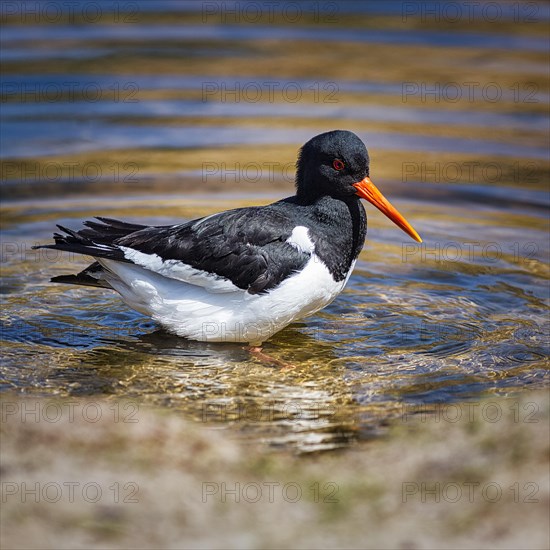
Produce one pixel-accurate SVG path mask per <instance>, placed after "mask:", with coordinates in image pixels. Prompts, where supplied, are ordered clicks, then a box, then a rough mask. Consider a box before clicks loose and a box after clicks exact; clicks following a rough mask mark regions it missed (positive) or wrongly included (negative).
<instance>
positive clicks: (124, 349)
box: [50, 325, 360, 452]
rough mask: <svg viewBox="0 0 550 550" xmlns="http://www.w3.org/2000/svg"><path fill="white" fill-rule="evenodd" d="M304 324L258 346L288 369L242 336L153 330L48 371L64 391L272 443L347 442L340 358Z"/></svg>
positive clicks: (315, 447)
mask: <svg viewBox="0 0 550 550" xmlns="http://www.w3.org/2000/svg"><path fill="white" fill-rule="evenodd" d="M303 326H304V325H296V326H293V327H289V328H287V329H285V330H284V331H282V332H281V333H280V335H278V336H277V337H276V338H274V339H273V340H271V341H269V342H267V343H266V345H265V346H264V350H265V352H266V353H267V354H268V355H269V356H270V357H273V358H274V359H276V360H279V361H281V362H285V363H289V364H292V368H290V369H286V368H280V367H277V366H275V365H274V364H270V363H266V362H265V361H261V360H258V359H257V357H255V356H254V355H253V354H251V353H250V352H249V351H248V350H247V348H246V346H245V345H243V344H235V343H227V344H224V343H216V344H212V343H204V342H195V341H190V340H186V339H184V338H180V337H178V336H174V335H171V334H169V333H167V332H165V331H164V330H162V329H159V330H153V331H151V332H143V333H141V334H137V335H135V336H133V337H123V338H114V337H112V336H105V337H104V338H102V339H101V341H100V342H98V344H99V345H98V346H97V347H95V348H94V349H92V350H86V351H80V352H76V353H75V356H74V357H73V364H72V366H67V368H62V369H61V368H57V369H54V370H53V371H52V372H51V373H50V375H51V376H50V382H51V383H52V384H55V386H56V387H58V388H63V393H65V394H67V395H70V396H93V395H98V394H99V393H101V394H103V395H107V396H109V397H110V398H112V399H116V398H119V397H120V398H124V399H125V400H131V401H135V402H136V403H138V404H139V405H140V406H147V405H150V406H162V407H169V408H170V409H172V410H175V411H179V412H181V414H183V415H184V416H185V417H186V418H188V419H190V420H192V421H195V422H200V423H203V424H204V425H205V426H207V427H212V426H216V427H227V428H230V429H231V431H232V433H233V434H234V435H235V436H236V437H237V438H243V439H244V440H245V441H255V442H258V441H259V442H262V443H263V444H265V445H267V446H269V447H271V448H275V449H278V448H286V449H288V448H292V449H294V450H295V451H297V452H315V451H321V450H327V449H332V448H339V447H342V446H347V445H349V443H350V442H351V441H352V440H354V439H356V438H357V437H358V436H359V435H360V432H358V430H357V429H356V427H355V423H354V421H353V418H352V415H350V414H349V405H352V404H353V402H354V398H353V395H352V392H351V391H350V388H349V387H348V385H347V383H346V381H345V379H346V377H345V365H344V363H342V362H339V361H334V360H335V359H337V353H336V352H335V349H334V346H333V345H332V344H330V343H327V342H319V340H318V339H317V338H316V337H314V336H310V335H308V334H306V333H304V331H303ZM331 363H332V364H331Z"/></svg>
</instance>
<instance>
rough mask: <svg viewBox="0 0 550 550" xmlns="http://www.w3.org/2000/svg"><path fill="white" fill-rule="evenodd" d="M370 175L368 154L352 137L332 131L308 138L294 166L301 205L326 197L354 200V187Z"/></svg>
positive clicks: (342, 132) (347, 133)
mask: <svg viewBox="0 0 550 550" xmlns="http://www.w3.org/2000/svg"><path fill="white" fill-rule="evenodd" d="M368 175H369V153H368V151H367V148H366V147H365V144H364V143H363V142H362V141H361V140H360V139H359V138H358V137H357V136H356V135H355V134H354V133H353V132H348V131H346V130H333V131H332V132H325V133H324V134H319V135H318V136H315V137H314V138H311V139H310V140H309V141H308V142H307V143H306V144H305V145H304V146H303V147H302V148H301V149H300V154H299V156H298V162H297V164H296V188H297V191H296V194H297V196H298V198H299V199H300V200H302V201H304V202H312V201H314V200H315V199H316V198H318V197H321V196H325V195H329V196H331V197H335V198H346V197H354V196H355V197H356V198H359V197H357V195H356V193H357V189H356V188H355V187H353V184H355V183H357V182H359V181H361V180H363V179H364V178H365V177H366V176H368Z"/></svg>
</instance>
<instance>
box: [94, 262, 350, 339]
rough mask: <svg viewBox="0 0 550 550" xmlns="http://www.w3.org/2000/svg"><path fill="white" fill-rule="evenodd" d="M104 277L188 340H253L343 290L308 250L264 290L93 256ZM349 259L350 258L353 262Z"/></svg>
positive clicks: (125, 297) (130, 300)
mask: <svg viewBox="0 0 550 550" xmlns="http://www.w3.org/2000/svg"><path fill="white" fill-rule="evenodd" d="M98 261H100V262H101V264H102V265H104V267H105V268H106V269H107V270H108V272H107V273H106V279H107V280H108V282H109V283H110V284H111V286H112V287H113V288H114V289H115V290H116V291H118V292H119V294H120V295H121V296H122V299H123V300H124V302H125V303H126V304H128V305H129V306H130V307H132V308H134V309H136V310H137V311H140V312H142V313H145V314H146V315H149V316H151V317H152V318H153V319H155V320H156V321H158V322H159V323H160V324H161V325H163V326H164V327H165V328H166V329H167V330H169V331H170V332H173V333H175V334H177V335H179V336H185V337H187V338H190V339H192V340H200V341H208V342H248V343H251V344H259V343H261V342H264V341H265V340H267V339H268V338H269V337H270V336H272V335H273V334H275V333H276V332H277V331H279V330H281V329H282V328H284V327H285V326H287V325H288V324H289V323H292V322H293V321H295V320H297V319H301V318H303V317H307V316H308V315H311V314H313V313H315V312H316V311H319V310H320V309H322V308H323V307H325V306H326V305H328V304H329V303H330V302H332V300H334V298H336V296H338V294H340V292H341V291H342V290H343V288H344V286H345V285H346V282H347V280H348V278H349V275H350V274H351V271H352V270H353V264H352V266H351V268H350V271H349V273H348V276H347V277H346V279H345V280H343V281H340V282H335V281H334V279H333V278H332V275H331V274H330V272H329V270H328V269H327V268H326V266H325V265H324V264H323V263H322V262H321V260H320V259H319V258H318V257H317V256H316V255H315V254H313V255H312V256H311V258H310V260H309V262H308V263H307V264H306V266H305V267H304V269H302V270H301V271H300V272H298V273H296V274H294V275H292V276H291V277H289V278H288V279H286V280H284V281H283V282H282V283H281V284H280V285H279V286H277V287H276V288H273V289H271V290H270V291H269V292H268V293H266V294H249V293H248V292H246V291H244V290H238V291H232V292H225V293H212V292H209V291H208V290H206V289H205V288H203V287H201V286H196V285H193V284H189V283H185V282H182V281H178V280H176V279H171V278H168V277H164V276H162V275H159V274H157V273H154V272H152V271H150V270H148V269H144V268H142V267H140V266H137V265H134V264H130V263H122V262H115V261H112V260H104V259H99V260H98ZM354 263H355V262H354Z"/></svg>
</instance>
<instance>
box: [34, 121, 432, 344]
mask: <svg viewBox="0 0 550 550" xmlns="http://www.w3.org/2000/svg"><path fill="white" fill-rule="evenodd" d="M296 167H297V172H296V195H295V196H293V197H289V198H286V199H283V200H280V201H278V202H275V203H273V204H270V205H267V206H253V207H250V208H237V209H235V210H229V211H226V212H221V213H219V214H214V215H211V216H206V217H204V218H200V219H197V220H193V221H190V222H187V223H183V224H178V225H169V226H147V225H139V224H134V223H127V222H122V221H118V220H113V219H109V218H100V217H98V218H96V219H97V220H98V222H96V221H86V222H84V225H85V226H86V228H84V229H81V230H79V231H73V230H71V229H67V228H65V227H62V226H60V225H58V227H59V229H60V230H61V231H62V232H63V233H64V234H63V235H62V234H59V233H55V234H54V239H55V244H49V245H44V246H42V247H37V248H53V249H56V250H66V251H70V252H76V253H79V254H87V255H89V256H93V257H94V259H95V260H96V261H95V262H94V263H93V264H91V265H90V266H89V267H87V268H86V269H84V270H83V271H82V272H80V273H78V274H77V275H67V276H60V277H54V278H53V279H52V282H56V283H70V284H77V285H85V286H94V287H101V288H107V289H111V290H115V291H117V292H118V293H119V294H120V295H121V297H122V300H123V301H124V302H125V303H126V304H127V305H128V306H130V307H131V308H134V309H136V310H137V311H139V312H142V313H144V314H145V315H148V316H150V317H152V318H153V319H154V320H156V321H157V322H159V323H160V324H161V325H162V326H163V327H164V328H165V329H167V330H168V331H170V332H172V333H175V334H177V335H179V336H184V337H186V338H190V339H193V340H201V341H211V342H220V341H222V342H246V343H249V344H250V345H254V346H257V345H260V344H261V343H262V342H264V341H265V340H266V339H268V338H269V337H270V336H272V335H273V334H275V333H276V332H277V331H279V330H281V329H282V328H284V327H286V326H287V325H288V324H289V323H292V322H293V321H295V320H296V319H300V318H303V317H306V316H308V315H311V314H312V313H315V312H316V311H318V310H320V309H322V308H324V307H325V306H326V305H328V304H330V302H332V301H333V300H334V298H336V296H338V294H340V292H341V291H342V289H343V288H344V286H345V285H346V282H347V281H348V279H349V276H350V274H351V272H352V271H353V267H354V265H355V261H356V259H357V256H358V255H359V252H360V251H361V249H362V247H363V244H364V241H365V236H366V232H367V218H366V213H365V210H364V208H363V205H362V203H361V201H360V198H364V199H366V200H368V201H369V202H370V203H372V204H373V205H374V206H376V207H377V208H378V209H379V210H381V211H382V212H383V213H384V214H385V215H386V216H388V217H389V218H390V219H391V220H392V221H393V222H394V223H396V224H397V225H398V226H399V227H400V228H401V229H403V230H404V231H405V232H406V233H408V234H409V235H410V236H411V237H412V238H413V239H415V240H416V241H418V242H422V241H421V239H420V237H419V236H418V234H417V233H416V231H415V230H414V229H413V228H412V227H411V226H410V225H409V223H408V222H407V221H406V220H405V218H403V216H401V214H399V212H397V210H396V209H395V208H394V207H393V206H392V205H391V204H390V203H389V202H388V201H387V200H386V199H385V198H384V196H383V195H382V194H381V193H380V191H378V189H377V188H376V187H375V186H374V184H373V183H372V181H371V180H370V178H369V155H368V152H367V149H366V147H365V145H364V143H363V142H362V141H361V140H360V139H359V138H358V137H357V136H356V135H355V134H353V133H352V132H348V131H343V130H335V131H332V132H326V133H324V134H320V135H318V136H315V137H314V138H312V139H311V140H310V141H308V142H307V143H306V144H305V145H304V146H303V147H302V148H301V150H300V152H299V156H298V161H297V164H296Z"/></svg>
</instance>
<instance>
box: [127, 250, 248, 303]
mask: <svg viewBox="0 0 550 550" xmlns="http://www.w3.org/2000/svg"><path fill="white" fill-rule="evenodd" d="M119 248H120V250H122V252H124V257H125V258H126V259H127V260H130V261H131V262H133V263H135V264H136V265H139V266H141V267H144V268H145V269H148V270H149V271H153V272H154V273H158V274H159V275H162V276H163V277H168V278H169V279H176V280H178V281H183V282H184V283H188V284H190V285H195V286H200V287H202V288H204V289H205V290H207V291H208V292H212V293H216V294H217V293H223V292H238V291H240V292H244V291H243V290H242V289H241V288H239V287H237V286H235V285H234V284H233V283H232V282H231V281H230V280H229V279H226V278H225V277H221V276H220V275H216V274H215V273H208V272H207V271H202V270H200V269H195V268H194V267H191V266H190V265H187V264H184V263H183V262H180V261H179V260H163V259H162V258H161V257H160V256H159V255H157V254H145V253H143V252H140V251H139V250H134V249H133V248H128V247H126V246H119Z"/></svg>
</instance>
